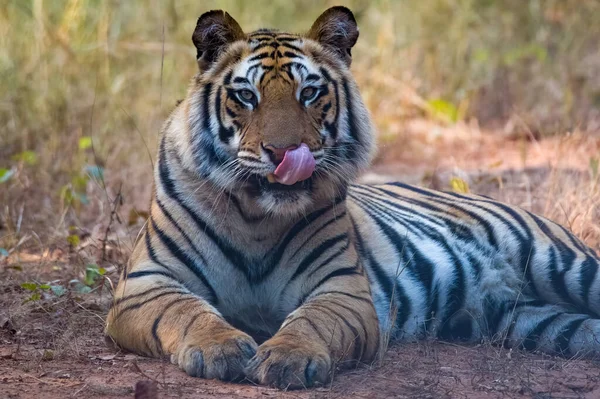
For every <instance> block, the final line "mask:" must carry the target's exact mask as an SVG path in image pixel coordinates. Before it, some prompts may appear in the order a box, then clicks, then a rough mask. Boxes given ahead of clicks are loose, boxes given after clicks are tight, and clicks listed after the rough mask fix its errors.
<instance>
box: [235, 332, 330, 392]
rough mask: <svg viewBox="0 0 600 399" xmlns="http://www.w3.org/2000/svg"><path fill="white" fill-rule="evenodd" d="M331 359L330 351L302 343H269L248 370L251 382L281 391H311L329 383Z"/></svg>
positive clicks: (262, 346)
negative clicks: (314, 386)
mask: <svg viewBox="0 0 600 399" xmlns="http://www.w3.org/2000/svg"><path fill="white" fill-rule="evenodd" d="M330 370H331V358H330V356H329V353H328V352H327V351H326V350H323V349H321V348H319V347H318V346H316V345H314V344H312V345H311V344H308V343H305V344H303V343H301V342H289V341H285V342H280V343H278V344H276V343H269V341H267V342H265V343H264V344H263V345H261V346H260V347H259V348H258V352H257V353H256V356H254V357H253V358H252V360H250V363H249V364H248V366H247V367H246V376H247V378H248V379H250V380H253V381H256V382H257V383H259V384H262V385H270V386H274V387H277V388H280V389H299V388H308V387H311V386H313V385H319V384H323V383H325V382H327V381H328V380H329V378H330Z"/></svg>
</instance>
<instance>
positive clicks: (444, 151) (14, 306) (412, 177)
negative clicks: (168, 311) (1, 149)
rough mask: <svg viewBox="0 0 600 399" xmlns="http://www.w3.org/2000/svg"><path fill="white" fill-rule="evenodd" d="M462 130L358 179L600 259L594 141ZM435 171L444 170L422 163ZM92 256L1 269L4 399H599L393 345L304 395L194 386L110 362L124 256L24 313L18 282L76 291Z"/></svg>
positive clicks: (480, 362) (449, 350) (534, 375)
mask: <svg viewBox="0 0 600 399" xmlns="http://www.w3.org/2000/svg"><path fill="white" fill-rule="evenodd" d="M461 129H462V130H460V132H465V131H466V133H464V134H463V133H460V134H455V133H456V132H454V133H452V134H450V133H449V132H447V131H445V130H442V131H441V133H440V132H437V133H436V132H431V130H430V129H429V127H427V126H425V127H417V128H414V129H413V130H408V132H407V134H408V135H415V136H416V137H417V139H416V140H406V141H405V140H404V139H402V140H396V141H394V142H390V143H387V144H385V143H384V146H383V151H382V153H381V155H380V158H379V160H378V164H377V165H376V166H375V167H374V169H373V170H374V172H376V174H370V175H367V176H366V177H365V179H366V180H371V181H378V180H379V181H381V180H387V179H389V178H391V177H392V176H393V177H395V178H396V179H401V180H404V181H406V182H410V183H418V184H424V185H428V186H433V187H436V188H444V189H447V188H448V181H449V178H450V177H451V176H459V177H461V178H464V179H465V181H467V182H468V183H469V185H470V188H471V190H472V191H475V192H478V193H482V194H487V195H490V196H492V197H495V198H499V199H502V200H504V201H508V202H511V203H513V204H518V205H521V206H524V207H526V208H527V209H531V210H534V211H536V212H539V213H542V214H545V215H549V216H551V217H553V218H557V219H561V218H562V219H561V220H560V221H561V222H563V223H566V224H568V225H569V226H570V228H571V229H572V230H573V231H574V232H575V233H576V234H577V235H579V236H580V237H582V238H583V239H584V240H585V241H586V242H587V243H588V244H589V245H591V246H592V247H593V248H596V249H600V224H599V223H598V220H600V218H599V217H598V215H599V213H598V212H599V210H598V208H599V207H598V204H599V203H598V196H597V193H598V191H597V190H598V187H597V186H593V185H590V184H591V183H590V179H591V177H590V173H589V171H588V162H589V159H591V157H595V156H598V155H599V154H600V138H599V137H597V136H596V137H593V136H574V137H571V138H566V139H565V138H554V139H551V140H545V141H542V142H539V143H538V142H536V141H533V142H531V141H527V140H512V141H511V140H506V138H502V137H495V136H488V135H481V134H480V133H478V131H477V130H476V129H475V130H473V131H472V132H470V133H469V131H468V129H465V128H464V127H462V128H461ZM461 134H462V135H461ZM434 159H437V160H440V159H441V160H443V161H439V162H438V161H436V162H434V161H431V162H430V161H429V160H434ZM557 204H558V205H557ZM559 205H560V206H559ZM96 230H99V231H100V232H104V231H105V229H96ZM134 230H135V229H134ZM83 246H84V243H83V242H82V244H81V245H80V247H83ZM88 249H89V248H86V249H81V248H74V249H73V248H71V249H70V250H69V249H68V248H59V249H54V250H53V251H50V250H49V249H47V248H46V249H45V251H44V252H42V253H39V250H38V251H37V252H36V251H35V250H34V249H33V248H30V250H29V253H25V252H21V253H12V254H11V256H10V257H8V258H4V259H3V260H0V399H4V398H42V397H43V398H67V397H76V398H96V397H99V398H124V397H133V396H134V386H135V384H136V383H137V382H138V381H153V382H154V384H155V385H156V387H157V388H158V397H159V398H169V397H178V398H192V397H194V398H209V397H211V398H212V397H222V398H229V397H241V398H263V397H265V398H268V397H290V398H321V397H323V398H349V397H364V398H372V397H381V398H388V397H394V398H432V399H433V398H537V399H542V398H544V399H546V398H548V399H549V398H600V362H594V361H590V360H578V359H562V358H554V357H549V356H542V355H538V354H527V353H521V352H511V351H507V350H504V349H500V348H497V347H494V346H492V345H489V344H482V345H479V346H470V347H466V346H459V345H455V344H449V343H443V342H438V341H424V342H418V343H411V344H403V345H392V346H391V347H390V349H389V350H388V352H387V354H386V355H385V358H384V359H383V361H382V362H381V363H380V364H376V365H370V366H363V367H360V368H358V369H356V370H346V371H341V372H338V371H336V375H335V379H334V381H333V383H332V384H330V385H328V386H324V387H320V388H315V389H310V390H306V391H289V392H283V391H278V390H275V389H271V388H266V387H259V386H255V385H253V384H252V383H250V382H244V383H241V384H228V383H222V382H218V381H207V380H202V379H196V378H191V377H188V376H187V375H185V373H184V372H182V371H180V370H179V369H177V367H175V366H173V365H171V364H170V363H169V362H168V361H166V360H165V361H163V360H153V359H146V358H141V357H137V356H135V355H131V354H125V353H117V352H115V351H112V350H111V349H109V348H108V347H107V346H106V345H105V343H104V340H103V334H102V329H103V324H104V317H105V313H106V310H107V309H108V306H109V304H110V300H111V294H110V290H109V288H110V284H109V283H108V282H111V283H112V284H114V283H116V279H117V276H118V269H119V267H120V266H119V265H120V264H122V261H123V255H126V254H121V256H116V257H115V258H114V259H113V261H112V263H111V261H107V262H104V263H103V264H102V265H103V266H105V267H106V268H107V274H106V276H105V277H106V282H107V284H105V286H104V287H105V288H103V289H102V290H100V289H99V287H97V288H96V290H95V291H94V292H92V293H90V294H78V293H76V291H74V290H67V292H66V293H65V294H64V295H62V296H60V297H56V296H55V295H49V294H46V293H42V295H41V299H39V300H36V301H29V302H24V301H25V300H26V299H27V298H28V297H29V296H30V295H31V293H30V292H27V291H26V290H25V289H23V288H22V287H21V284H22V283H23V282H29V281H36V282H40V283H46V282H53V284H60V285H62V286H65V287H66V286H68V285H69V281H70V280H71V279H73V278H79V279H81V278H82V270H83V269H84V266H83V265H84V264H85V263H86V262H89V259H90V257H92V258H93V255H90V254H89V253H87V254H86V251H88ZM96 256H97V255H96ZM140 397H141V396H140ZM146 399H152V397H151V396H146Z"/></svg>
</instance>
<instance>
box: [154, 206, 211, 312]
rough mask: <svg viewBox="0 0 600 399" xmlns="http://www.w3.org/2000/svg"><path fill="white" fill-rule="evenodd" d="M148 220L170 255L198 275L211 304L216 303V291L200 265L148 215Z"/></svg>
mask: <svg viewBox="0 0 600 399" xmlns="http://www.w3.org/2000/svg"><path fill="white" fill-rule="evenodd" d="M150 222H151V223H152V228H153V229H154V231H155V232H156V235H157V236H158V238H159V239H160V241H161V242H162V243H163V245H164V246H165V247H167V249H168V250H169V252H170V253H171V255H173V256H174V257H176V258H177V260H179V262H181V263H182V264H183V265H184V266H186V267H187V268H188V269H190V270H191V271H192V272H193V273H194V275H195V276H196V277H198V279H200V281H201V282H202V284H203V285H204V286H205V287H206V288H207V289H208V292H209V295H210V298H207V299H208V301H209V302H210V303H212V304H217V303H218V302H219V300H218V298H217V293H216V292H215V290H214V288H213V287H212V285H210V283H209V282H208V280H207V278H206V276H205V275H204V273H203V272H202V265H199V264H198V263H197V262H196V261H195V260H194V259H192V258H191V257H190V256H189V255H188V254H187V253H186V252H185V251H184V250H183V249H181V248H180V247H179V246H178V245H177V243H175V241H173V240H172V239H171V237H169V236H168V235H167V234H166V233H165V232H164V231H162V230H161V229H160V228H159V227H158V225H157V224H156V222H155V221H154V218H152V217H150Z"/></svg>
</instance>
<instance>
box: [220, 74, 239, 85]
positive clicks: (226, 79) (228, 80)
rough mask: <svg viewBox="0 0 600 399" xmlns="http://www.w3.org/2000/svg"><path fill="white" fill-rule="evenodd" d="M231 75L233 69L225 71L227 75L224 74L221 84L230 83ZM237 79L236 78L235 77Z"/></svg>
mask: <svg viewBox="0 0 600 399" xmlns="http://www.w3.org/2000/svg"><path fill="white" fill-rule="evenodd" d="M232 76H233V71H229V72H227V75H225V78H224V79H223V84H224V85H228V84H230V83H231V77H232ZM236 79H237V78H236Z"/></svg>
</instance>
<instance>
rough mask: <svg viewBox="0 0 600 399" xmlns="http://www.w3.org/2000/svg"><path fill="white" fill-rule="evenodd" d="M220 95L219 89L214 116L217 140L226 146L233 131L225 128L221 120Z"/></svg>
mask: <svg viewBox="0 0 600 399" xmlns="http://www.w3.org/2000/svg"><path fill="white" fill-rule="evenodd" d="M221 94H222V88H221V87H219V89H218V90H217V97H216V98H215V114H216V116H217V123H218V124H219V139H220V140H221V141H222V142H223V143H226V144H227V143H229V140H231V138H232V137H233V135H234V134H235V130H234V129H233V128H232V127H226V126H225V125H224V124H223V118H221V101H222V98H221Z"/></svg>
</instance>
